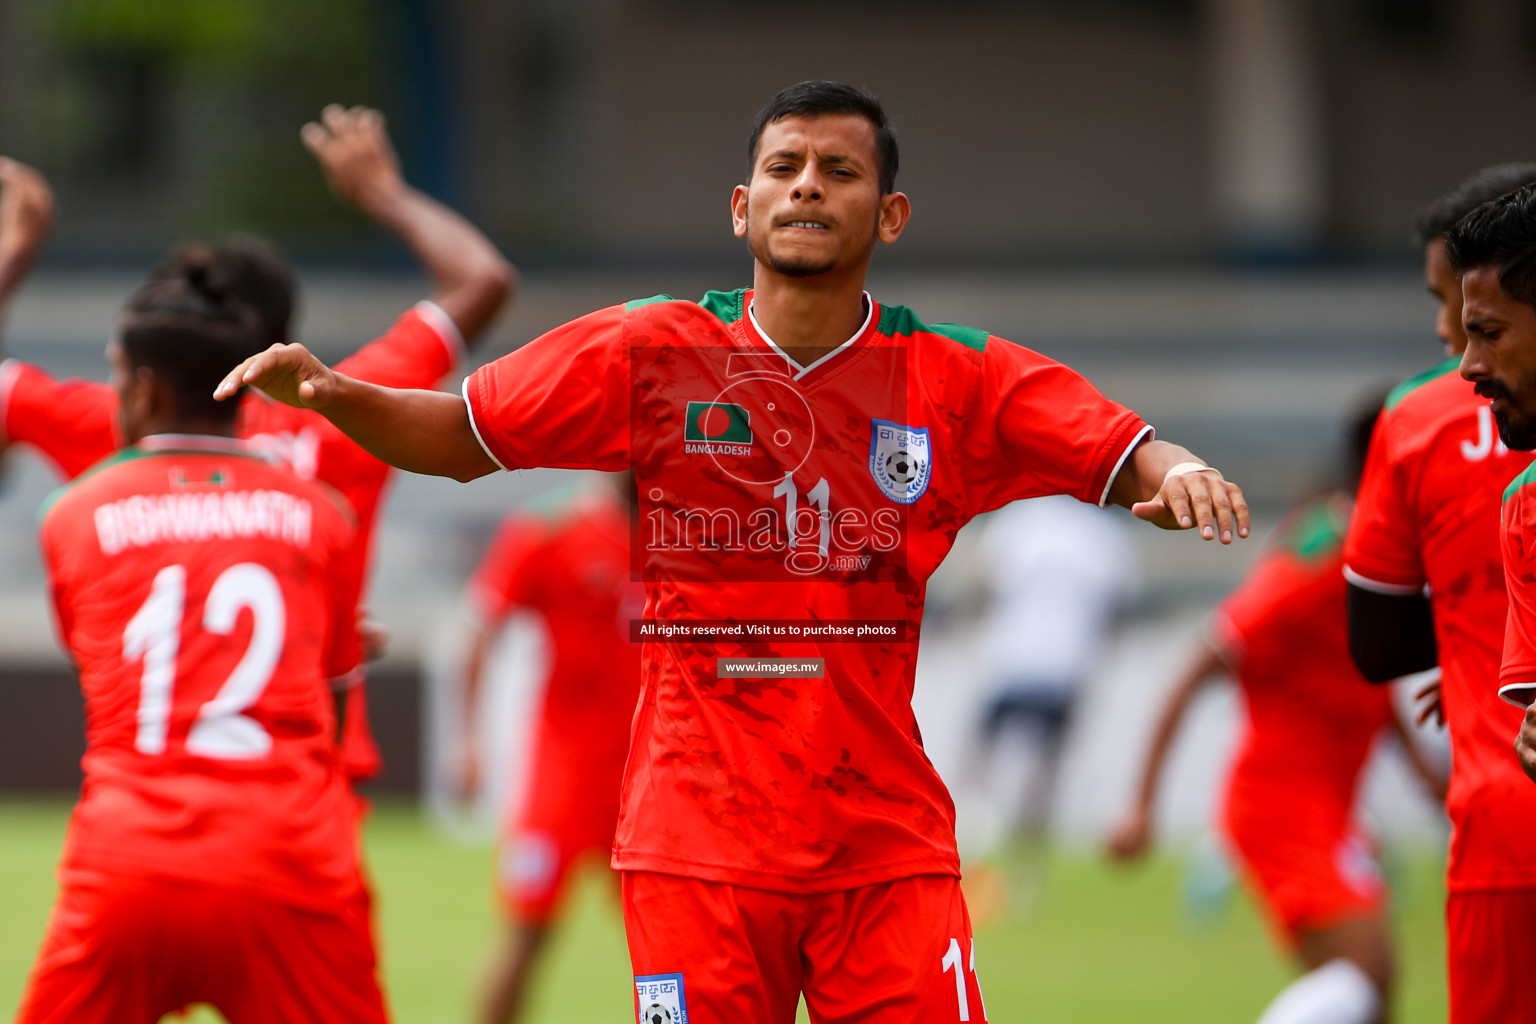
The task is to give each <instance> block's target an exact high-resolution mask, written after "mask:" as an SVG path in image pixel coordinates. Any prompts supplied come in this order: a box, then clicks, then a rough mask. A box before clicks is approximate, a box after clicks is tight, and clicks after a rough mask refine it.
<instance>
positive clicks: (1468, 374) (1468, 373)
mask: <svg viewBox="0 0 1536 1024" xmlns="http://www.w3.org/2000/svg"><path fill="white" fill-rule="evenodd" d="M1457 370H1458V372H1459V373H1460V374H1461V375H1462V376H1463V377H1465V378H1466V379H1467V380H1485V379H1487V378H1488V377H1491V376H1493V368H1492V367H1491V366H1490V365H1489V363H1488V352H1487V349H1486V348H1485V347H1484V346H1483V345H1482V344H1480V343H1479V342H1478V340H1477V339H1476V338H1475V337H1474V336H1472V335H1470V334H1469V335H1468V336H1467V347H1466V350H1465V351H1463V352H1462V353H1461V365H1460V366H1459V367H1458V368H1457Z"/></svg>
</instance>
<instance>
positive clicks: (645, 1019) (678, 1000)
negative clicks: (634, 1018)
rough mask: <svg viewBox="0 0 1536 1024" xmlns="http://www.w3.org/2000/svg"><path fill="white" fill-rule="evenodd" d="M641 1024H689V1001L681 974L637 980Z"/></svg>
mask: <svg viewBox="0 0 1536 1024" xmlns="http://www.w3.org/2000/svg"><path fill="white" fill-rule="evenodd" d="M635 995H636V996H638V997H639V1003H640V1024H688V1000H687V999H686V998H685V997H684V996H683V976H682V975H681V974H648V975H645V976H643V977H641V976H637V977H636V978H635Z"/></svg>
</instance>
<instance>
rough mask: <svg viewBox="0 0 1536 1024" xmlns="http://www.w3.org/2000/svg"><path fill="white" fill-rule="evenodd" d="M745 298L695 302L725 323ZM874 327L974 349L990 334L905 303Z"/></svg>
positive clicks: (733, 295)
mask: <svg viewBox="0 0 1536 1024" xmlns="http://www.w3.org/2000/svg"><path fill="white" fill-rule="evenodd" d="M746 297H747V290H746V289H745V288H738V289H736V290H735V291H733V292H705V293H704V297H703V298H702V299H700V300H699V301H698V303H697V305H699V306H701V307H703V308H704V309H705V310H707V311H708V312H709V313H711V314H712V315H713V316H714V317H715V318H716V319H718V320H719V321H720V322H721V323H723V324H727V325H729V324H733V323H735V322H736V321H738V320H740V319H742V317H744V316H746V307H745V302H746ZM676 301H678V300H677V299H675V298H673V297H672V296H670V295H652V296H650V297H649V298H645V299H631V300H630V301H629V302H626V303H625V304H624V310H625V312H628V311H629V310H632V309H639V308H640V307H641V306H649V305H652V304H653V303H657V302H676ZM875 330H876V331H878V332H879V333H880V334H883V335H885V336H886V337H887V338H897V337H900V336H901V335H904V334H908V335H910V334H937V335H938V336H939V337H941V338H948V339H949V340H950V341H956V342H959V343H960V344H962V345H964V346H965V347H966V348H970V349H975V350H976V351H977V352H982V351H985V350H986V347H987V338H988V337H990V335H989V334H988V332H986V331H982V330H978V329H976V328H975V327H964V326H962V325H960V324H925V323H923V322H922V321H921V320H919V319H918V318H917V314H916V313H913V312H912V311H911V310H910V309H908V308H907V307H906V306H887V305H884V304H882V305H881V306H880V324H879V326H878V327H876V328H875Z"/></svg>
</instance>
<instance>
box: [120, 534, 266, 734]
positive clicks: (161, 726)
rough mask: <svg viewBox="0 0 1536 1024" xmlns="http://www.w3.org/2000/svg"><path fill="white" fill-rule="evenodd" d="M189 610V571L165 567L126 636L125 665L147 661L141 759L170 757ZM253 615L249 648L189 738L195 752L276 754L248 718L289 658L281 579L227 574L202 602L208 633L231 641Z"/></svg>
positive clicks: (247, 571) (249, 566)
mask: <svg viewBox="0 0 1536 1024" xmlns="http://www.w3.org/2000/svg"><path fill="white" fill-rule="evenodd" d="M186 604H187V570H186V568H185V567H183V566H180V565H169V566H166V567H165V568H164V569H161V570H160V572H159V573H157V574H156V575H155V582H154V585H153V586H151V588H150V591H149V597H148V598H146V599H145V601H144V603H143V604H142V605H141V606H140V607H139V610H138V611H137V612H135V613H134V616H133V618H132V619H130V620H129V622H128V626H127V628H125V629H124V630H123V658H124V660H126V661H136V660H139V659H141V658H142V659H143V661H144V671H143V675H142V677H141V679H140V684H139V713H138V733H137V736H136V738H135V741H134V746H135V748H136V749H137V750H138V751H139V753H141V754H163V753H165V745H166V734H167V732H168V731H169V729H170V721H171V704H172V701H173V697H174V695H175V689H176V658H177V655H178V654H179V653H180V650H181V620H182V618H183V617H184V616H185V614H186ZM247 608H249V609H250V610H251V615H252V619H253V627H252V629H251V639H250V643H249V645H248V646H247V647H246V649H245V654H244V655H242V656H241V658H240V663H239V664H238V665H236V666H235V670H234V671H233V672H231V673H230V674H229V678H228V679H226V680H225V681H224V684H223V685H222V686H220V687H219V692H218V693H217V694H216V695H215V696H214V698H213V699H212V700H210V701H209V702H208V703H206V704H204V705H203V706H202V709H201V710H200V711H199V712H198V715H197V721H196V722H195V723H194V724H193V726H192V729H191V731H190V732H189V733H188V734H187V752H188V753H191V754H196V755H198V756H200V757H214V758H224V759H229V760H246V759H251V758H257V757H264V756H266V754H267V753H268V752H269V751H271V749H272V737H271V735H269V734H268V733H267V731H266V730H265V729H264V728H262V726H261V723H260V722H257V721H256V720H255V719H253V718H249V717H247V716H246V715H245V714H244V712H245V710H246V709H247V708H249V707H250V706H251V705H253V704H255V703H256V701H258V700H259V699H261V694H262V691H264V690H265V689H266V688H267V684H268V683H269V682H271V681H272V673H273V672H274V671H275V670H276V669H277V663H278V661H279V659H280V658H281V657H282V653H283V638H284V637H285V636H286V635H287V631H288V613H287V606H286V604H285V603H284V601H283V591H282V587H280V586H279V585H278V582H277V578H276V577H275V576H273V575H272V572H271V570H269V569H267V568H266V567H265V566H261V565H257V564H256V563H254V562H242V563H241V564H239V565H234V566H231V567H230V568H228V569H226V570H224V572H222V573H221V574H220V575H219V578H218V579H217V580H215V581H214V584H213V587H212V588H211V589H210V590H209V591H208V599H207V600H206V601H205V602H204V603H203V622H202V626H203V628H204V629H205V630H207V631H208V632H210V633H214V634H217V635H219V636H228V635H229V634H230V633H232V632H234V629H235V623H236V622H238V621H239V618H240V612H241V611H243V610H245V609H247Z"/></svg>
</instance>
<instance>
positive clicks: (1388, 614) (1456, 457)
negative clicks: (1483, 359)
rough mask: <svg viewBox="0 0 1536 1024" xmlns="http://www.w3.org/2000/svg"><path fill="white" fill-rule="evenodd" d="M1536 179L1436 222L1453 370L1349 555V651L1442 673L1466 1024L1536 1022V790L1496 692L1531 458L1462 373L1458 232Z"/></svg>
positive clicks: (1397, 450)
mask: <svg viewBox="0 0 1536 1024" xmlns="http://www.w3.org/2000/svg"><path fill="white" fill-rule="evenodd" d="M1531 181H1536V165H1530V164H1525V165H1506V166H1500V167H1491V168H1488V169H1486V170H1484V171H1482V172H1479V173H1478V174H1477V175H1474V176H1473V177H1472V178H1470V179H1468V180H1467V181H1466V182H1464V183H1463V184H1462V185H1461V186H1460V187H1459V188H1458V189H1457V190H1456V191H1455V192H1452V193H1451V194H1450V195H1448V196H1446V197H1444V198H1443V199H1441V200H1439V201H1438V202H1436V203H1434V204H1432V205H1431V206H1430V207H1429V208H1428V209H1427V210H1426V211H1425V214H1424V215H1423V217H1422V218H1421V222H1420V231H1421V237H1422V239H1423V241H1424V245H1425V276H1426V280H1427V282H1428V284H1429V288H1430V291H1431V292H1432V293H1433V294H1434V295H1435V296H1436V298H1437V300H1438V302H1439V314H1438V316H1437V319H1436V330H1437V333H1438V334H1439V335H1440V337H1441V340H1442V341H1443V342H1444V343H1445V345H1446V348H1447V351H1449V352H1451V353H1452V357H1451V358H1450V359H1448V360H1446V361H1445V362H1444V363H1442V364H1440V365H1439V366H1437V367H1435V368H1434V369H1432V370H1430V371H1428V372H1426V373H1423V374H1420V375H1419V376H1417V377H1414V378H1412V379H1410V380H1408V381H1406V382H1405V383H1403V384H1402V385H1400V386H1399V387H1398V388H1397V389H1396V390H1394V391H1393V392H1392V394H1391V396H1389V398H1388V399H1387V403H1386V406H1385V408H1384V409H1383V411H1382V416H1381V421H1380V423H1379V425H1378V426H1377V429H1376V436H1375V437H1374V439H1373V440H1372V443H1371V452H1370V455H1369V456H1368V458H1367V460H1366V468H1365V475H1364V477H1363V478H1362V480H1361V483H1360V492H1359V499H1358V505H1357V507H1356V510H1355V515H1354V518H1353V519H1352V520H1351V522H1350V530H1349V536H1348V538H1347V540H1346V542H1345V547H1344V561H1345V575H1346V577H1347V578H1348V580H1349V584H1350V586H1349V619H1350V647H1351V651H1352V653H1353V655H1354V658H1355V663H1356V664H1357V665H1358V666H1359V668H1360V670H1361V673H1362V674H1363V675H1364V676H1365V677H1366V678H1367V679H1369V680H1371V681H1372V682H1385V681H1387V680H1390V679H1393V678H1396V677H1398V676H1402V675H1405V674H1407V673H1410V672H1415V671H1419V670H1422V669H1426V668H1430V667H1432V666H1433V665H1435V663H1436V662H1437V661H1438V663H1439V665H1440V670H1441V683H1440V689H1441V695H1440V702H1441V705H1442V707H1443V714H1444V718H1445V722H1446V726H1447V729H1448V731H1449V733H1450V741H1451V753H1452V756H1451V762H1452V769H1451V778H1450V785H1449V790H1448V793H1447V795H1446V813H1447V815H1448V816H1449V817H1450V820H1451V828H1452V831H1451V845H1450V855H1449V859H1448V862H1447V865H1446V889H1447V898H1446V930H1447V931H1446V934H1447V941H1446V957H1447V965H1448V976H1449V981H1450V1004H1451V1021H1452V1024H1483V1022H1490V1024H1491V1022H1494V1021H1501V1022H1502V1021H1517V1020H1521V1019H1525V1020H1530V1021H1536V1011H1532V1012H1531V1013H1530V1014H1528V1015H1527V1016H1525V1017H1524V1018H1522V1017H1520V1016H1519V1014H1520V1013H1522V1012H1524V1011H1521V1010H1518V1009H1516V1007H1520V1006H1524V1005H1527V1004H1528V1003H1529V1000H1528V999H1526V998H1525V993H1524V985H1523V983H1522V980H1521V974H1520V972H1521V971H1522V970H1523V969H1524V965H1525V964H1527V963H1529V962H1530V961H1531V960H1532V958H1536V913H1533V910H1536V789H1533V788H1532V787H1530V786H1529V785H1528V784H1527V783H1526V780H1525V778H1524V776H1523V775H1522V774H1521V772H1520V768H1519V764H1518V763H1517V761H1516V760H1515V758H1514V757H1513V756H1512V755H1511V753H1510V749H1509V740H1510V737H1511V736H1513V735H1514V734H1515V731H1516V730H1517V729H1518V728H1519V725H1520V714H1519V712H1518V711H1517V710H1516V709H1514V708H1512V707H1509V706H1508V705H1506V704H1504V703H1503V702H1502V701H1500V700H1499V698H1498V695H1497V692H1496V691H1497V686H1496V685H1495V683H1494V680H1495V679H1496V678H1497V677H1498V674H1499V660H1500V650H1501V649H1502V647H1503V645H1504V622H1505V619H1506V617H1507V615H1508V614H1509V612H1508V608H1509V602H1508V600H1507V598H1506V596H1505V584H1504V579H1505V577H1504V571H1503V569H1502V568H1501V562H1502V559H1501V557H1500V553H1499V501H1500V496H1501V495H1502V494H1503V493H1504V489H1505V487H1506V486H1507V485H1508V484H1509V482H1510V481H1511V480H1513V479H1514V478H1515V477H1516V476H1518V475H1519V474H1520V472H1521V471H1522V470H1523V469H1524V468H1525V467H1526V466H1527V465H1528V464H1529V463H1530V457H1529V456H1527V455H1525V454H1523V453H1520V452H1511V451H1510V450H1509V448H1508V446H1507V445H1506V444H1505V443H1504V441H1502V440H1500V439H1499V437H1497V436H1496V433H1495V429H1494V420H1495V418H1496V411H1494V412H1490V409H1489V406H1488V403H1487V402H1486V401H1484V400H1482V399H1480V398H1479V397H1478V396H1477V394H1476V393H1475V392H1474V390H1473V386H1472V385H1471V384H1469V383H1468V382H1467V381H1465V380H1463V379H1462V378H1461V377H1460V376H1458V375H1457V373H1456V369H1457V366H1458V360H1460V363H1461V365H1463V366H1465V365H1466V359H1467V358H1468V357H1466V356H1465V355H1464V354H1463V353H1464V350H1467V351H1470V350H1468V348H1467V343H1468V338H1469V335H1468V334H1467V333H1465V332H1463V330H1462V322H1463V318H1464V314H1465V311H1464V309H1463V308H1462V289H1461V286H1460V283H1459V282H1458V281H1457V275H1456V274H1455V272H1454V271H1453V270H1452V267H1451V263H1450V261H1449V258H1448V243H1447V238H1446V235H1445V233H1446V231H1447V230H1448V229H1450V228H1452V226H1453V225H1454V224H1456V223H1457V222H1458V220H1460V218H1462V217H1463V216H1465V215H1466V214H1468V213H1470V212H1471V211H1472V210H1474V209H1476V208H1477V207H1478V206H1479V205H1480V204H1481V203H1483V202H1486V201H1488V200H1491V199H1494V198H1496V197H1498V196H1500V195H1503V194H1505V193H1507V192H1509V191H1511V190H1513V189H1516V188H1519V187H1521V186H1522V185H1524V184H1526V183H1528V182H1531ZM1426 590H1427V592H1428V597H1426V596H1425V593H1426ZM1431 609H1432V614H1431Z"/></svg>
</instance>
